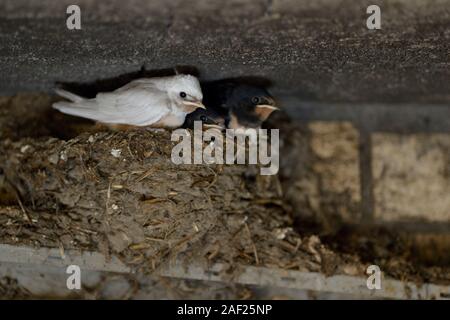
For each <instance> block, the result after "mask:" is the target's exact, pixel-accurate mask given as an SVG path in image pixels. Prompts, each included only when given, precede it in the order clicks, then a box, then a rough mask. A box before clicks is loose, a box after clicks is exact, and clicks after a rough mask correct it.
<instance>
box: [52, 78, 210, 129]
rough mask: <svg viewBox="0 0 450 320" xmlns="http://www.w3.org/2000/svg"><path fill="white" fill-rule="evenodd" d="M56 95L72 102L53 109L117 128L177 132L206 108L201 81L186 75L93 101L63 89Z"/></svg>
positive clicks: (146, 81) (140, 82)
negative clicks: (194, 112) (194, 115)
mask: <svg viewBox="0 0 450 320" xmlns="http://www.w3.org/2000/svg"><path fill="white" fill-rule="evenodd" d="M56 93H57V94H58V95H60V96H62V97H64V98H66V99H69V100H71V101H72V102H68V101H60V102H56V103H54V104H53V108H55V109H57V110H59V111H61V112H63V113H67V114H70V115H73V116H79V117H83V118H88V119H91V120H95V121H97V122H100V123H103V124H106V125H108V126H110V127H113V128H123V127H134V126H136V127H144V126H145V127H153V128H176V127H180V126H181V125H182V124H183V122H184V120H185V118H186V115H187V114H189V113H191V112H193V111H194V110H196V109H197V108H203V109H204V108H205V106H204V105H203V104H202V99H203V94H202V90H201V88H200V83H199V81H198V79H197V78H196V77H194V76H191V75H184V74H177V75H174V76H168V77H155V78H141V79H136V80H134V81H131V82H130V83H128V84H126V85H125V86H123V87H121V88H119V89H117V90H115V91H113V92H101V93H98V94H97V96H96V97H95V98H93V99H87V98H83V97H80V96H78V95H76V94H73V93H71V92H68V91H65V90H61V89H57V90H56Z"/></svg>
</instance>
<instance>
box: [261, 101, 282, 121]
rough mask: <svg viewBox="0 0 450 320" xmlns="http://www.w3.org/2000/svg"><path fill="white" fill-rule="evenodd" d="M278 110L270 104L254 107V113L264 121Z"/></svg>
mask: <svg viewBox="0 0 450 320" xmlns="http://www.w3.org/2000/svg"><path fill="white" fill-rule="evenodd" d="M277 110H280V109H279V108H277V107H275V106H273V105H270V104H259V105H257V106H256V109H255V113H256V114H257V115H258V117H259V118H260V119H261V120H262V121H265V120H266V119H267V118H268V117H269V116H270V115H271V114H272V112H274V111H277Z"/></svg>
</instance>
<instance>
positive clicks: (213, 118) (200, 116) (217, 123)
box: [183, 108, 225, 130]
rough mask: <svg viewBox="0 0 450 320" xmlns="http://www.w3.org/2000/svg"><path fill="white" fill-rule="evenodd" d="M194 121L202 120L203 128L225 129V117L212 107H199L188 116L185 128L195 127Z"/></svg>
mask: <svg viewBox="0 0 450 320" xmlns="http://www.w3.org/2000/svg"><path fill="white" fill-rule="evenodd" d="M194 121H200V122H201V123H202V128H203V129H205V130H206V129H210V128H215V129H219V130H222V129H225V119H224V118H223V117H221V116H220V115H219V114H218V113H217V112H215V111H214V110H212V109H208V108H207V109H197V110H195V111H194V112H192V113H190V114H188V115H187V116H186V120H185V121H184V124H183V128H190V129H193V128H194Z"/></svg>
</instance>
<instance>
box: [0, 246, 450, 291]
mask: <svg viewBox="0 0 450 320" xmlns="http://www.w3.org/2000/svg"><path fill="white" fill-rule="evenodd" d="M105 261H107V260H106V259H105V257H104V256H102V255H101V254H99V253H95V252H84V253H80V252H76V251H72V250H71V251H66V252H64V254H62V252H61V251H60V250H58V249H48V248H41V249H33V248H28V247H16V246H10V245H0V265H1V264H2V263H8V264H11V263H13V264H14V263H15V264H18V265H20V266H24V265H40V266H47V267H48V268H49V269H52V268H53V269H54V268H64V270H65V268H66V267H67V266H68V265H71V264H76V265H78V266H79V267H80V269H81V270H84V269H87V270H96V271H108V272H111V271H113V272H119V273H127V272H130V270H129V269H127V268H126V267H125V268H124V266H123V264H121V263H120V262H119V261H118V260H116V259H115V258H113V259H112V260H111V261H109V262H106V263H105ZM224 267H225V266H224V265H221V264H215V265H213V266H211V267H210V268H207V269H205V268H204V267H201V266H196V265H190V266H187V267H186V266H182V265H179V264H177V263H173V264H169V265H168V266H167V267H165V268H162V269H159V270H158V271H156V273H157V274H158V275H160V276H164V277H170V278H183V279H191V280H203V281H212V282H230V281H231V282H233V283H235V284H244V285H257V286H268V287H277V288H286V289H296V290H313V291H318V292H331V293H340V294H350V295H357V296H363V297H364V296H365V297H370V298H388V299H448V298H449V297H450V287H449V286H440V285H434V284H423V285H421V286H418V285H416V284H414V283H412V282H402V281H398V280H392V279H383V281H382V289H380V290H369V289H367V286H366V280H367V279H366V278H361V277H354V276H346V275H336V276H331V277H327V276H325V275H323V274H320V273H315V272H299V271H290V270H279V269H268V268H263V267H250V266H241V267H240V268H242V269H241V270H238V272H236V276H235V277H231V278H230V276H229V275H224V273H223V272H221V271H222V270H226V268H225V269H224Z"/></svg>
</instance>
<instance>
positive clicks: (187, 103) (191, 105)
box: [183, 101, 206, 111]
mask: <svg viewBox="0 0 450 320" xmlns="http://www.w3.org/2000/svg"><path fill="white" fill-rule="evenodd" d="M183 104H184V105H185V106H186V107H187V108H188V109H190V110H192V111H195V110H196V109H198V108H200V109H206V107H205V105H204V104H203V103H202V102H201V101H183Z"/></svg>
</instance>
